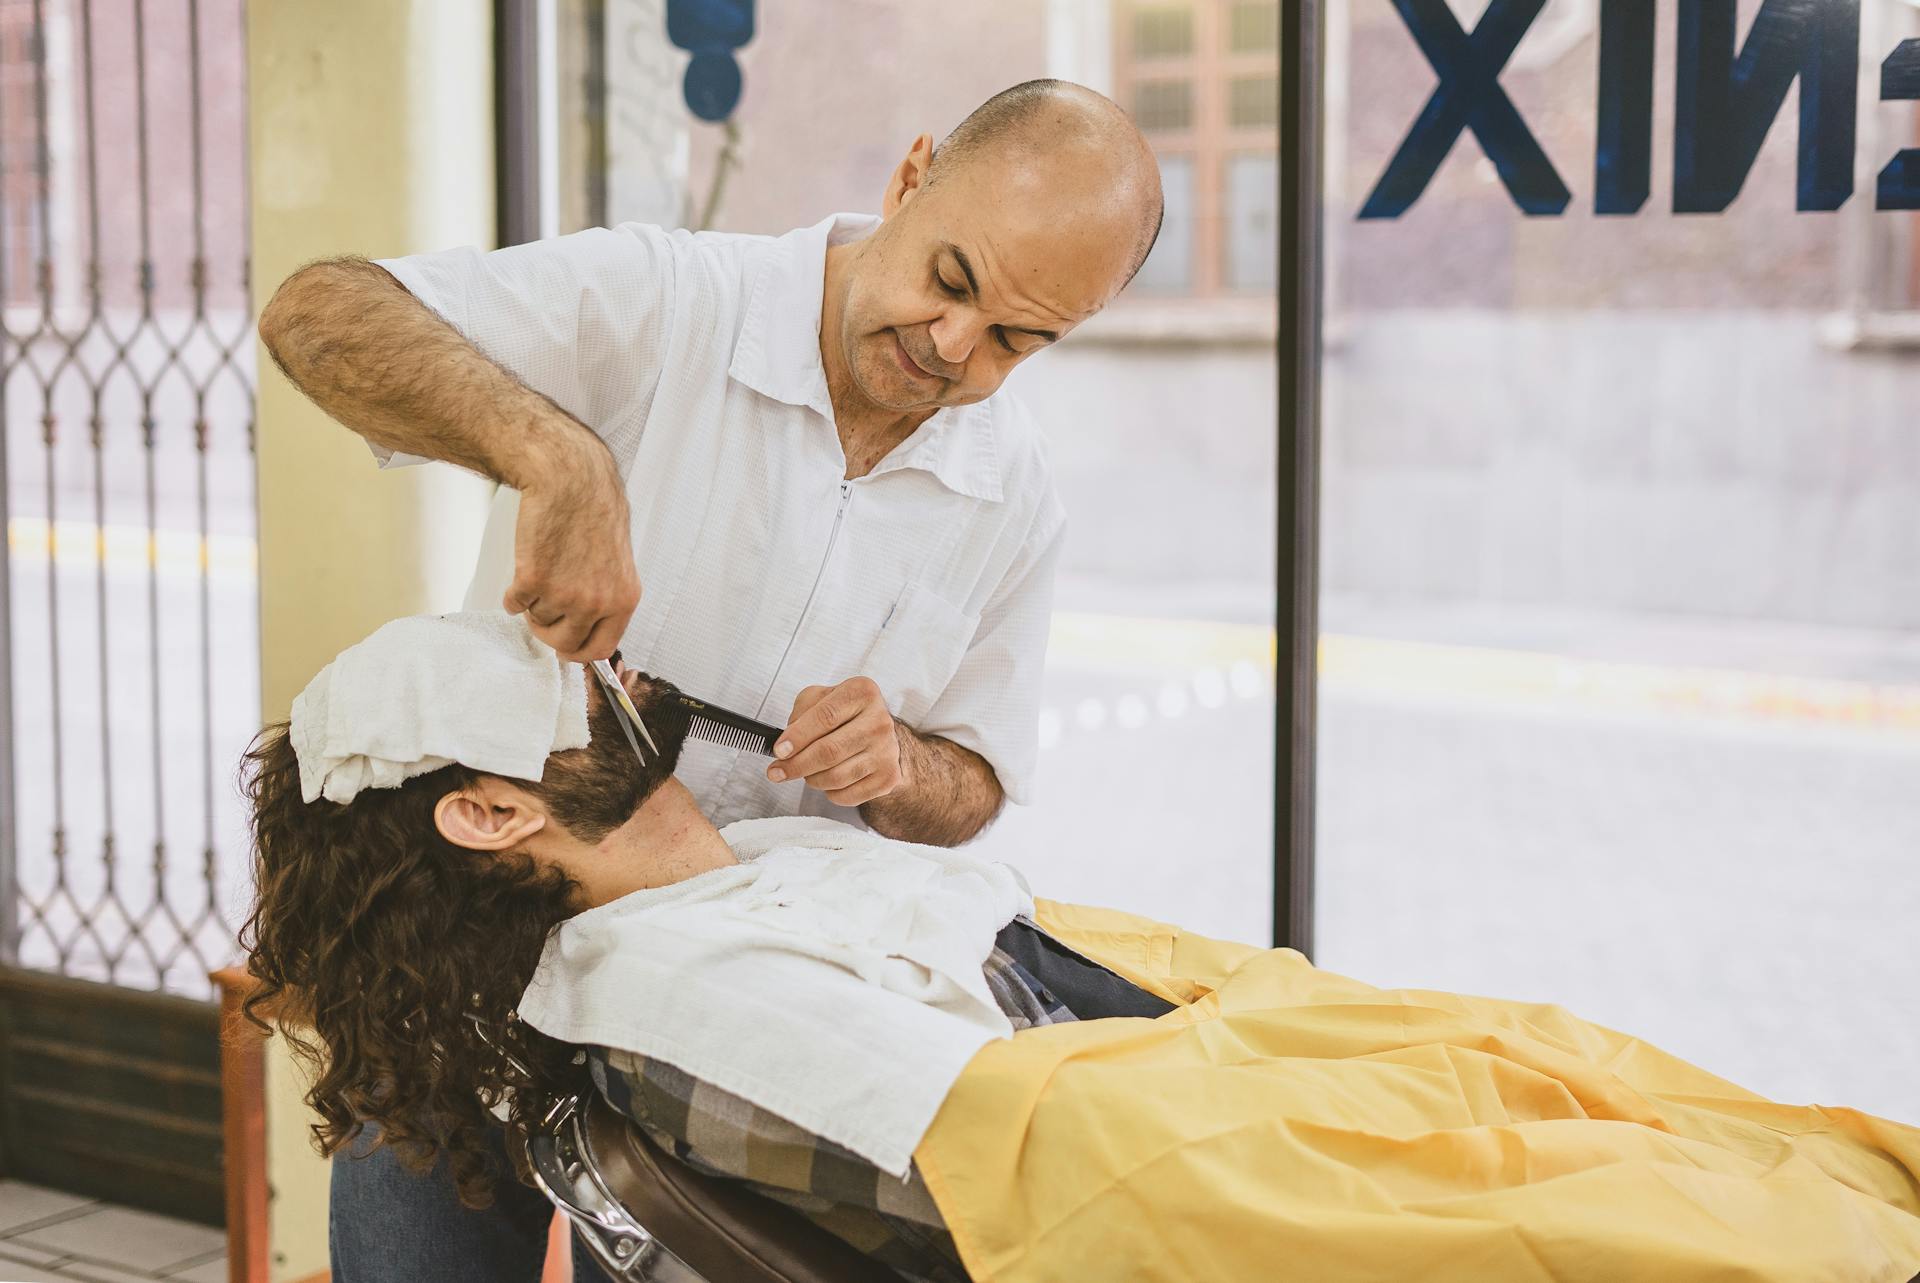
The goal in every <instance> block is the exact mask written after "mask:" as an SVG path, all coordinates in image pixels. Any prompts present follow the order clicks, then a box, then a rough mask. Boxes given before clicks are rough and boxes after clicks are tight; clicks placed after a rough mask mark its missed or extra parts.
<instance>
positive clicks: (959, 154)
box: [926, 79, 1167, 285]
mask: <svg viewBox="0 0 1920 1283" xmlns="http://www.w3.org/2000/svg"><path fill="white" fill-rule="evenodd" d="M1069 96H1071V97H1073V98H1076V99H1079V100H1081V101H1086V100H1087V99H1097V100H1099V101H1101V102H1104V103H1106V104H1107V105H1108V106H1109V107H1111V108H1112V109H1113V112H1114V114H1115V116H1117V117H1118V118H1120V119H1124V120H1128V121H1131V119H1132V117H1131V116H1129V115H1128V114H1127V112H1126V111H1125V109H1123V108H1122V107H1121V106H1120V105H1119V104H1117V103H1115V102H1113V101H1112V100H1111V99H1109V98H1107V97H1106V96H1105V95H1103V94H1098V93H1095V92H1094V91H1093V90H1091V89H1088V88H1087V87H1086V86H1085V85H1076V84H1074V83H1073V82H1072V81H1070V80H1054V79H1040V80H1027V81H1022V82H1021V83H1020V84H1017V85H1014V86H1013V87H1012V88H1011V89H1002V90H1001V91H1000V92H999V93H997V94H995V95H994V96H993V97H991V98H989V99H987V100H986V101H985V102H983V103H981V104H980V105H979V106H978V107H975V108H974V109H973V111H972V113H971V114H970V115H968V117H967V118H966V119H965V120H963V121H961V122H960V123H959V124H958V125H955V126H954V128H953V132H951V133H949V134H948V135H947V136H946V137H945V138H944V139H942V140H941V142H940V145H939V146H938V147H935V148H934V149H933V159H932V160H931V161H930V162H929V163H928V165H927V181H926V185H927V187H928V188H929V189H931V188H932V187H933V186H934V184H935V183H937V182H939V181H940V179H941V177H942V176H944V175H946V174H948V173H952V172H954V171H955V170H957V169H959V168H960V167H961V166H962V165H964V164H966V163H967V162H968V161H970V160H972V159H974V158H975V157H977V156H979V155H981V154H983V153H985V152H988V151H991V150H993V149H994V148H996V147H1001V146H1007V145H1019V144H1023V143H1024V144H1026V145H1029V146H1032V145H1037V144H1039V143H1042V142H1044V138H1043V137H1042V135H1041V128H1042V125H1043V123H1044V122H1045V120H1046V117H1047V108H1048V107H1050V106H1057V105H1058V104H1059V102H1060V100H1061V99H1062V98H1064V97H1069ZM1166 216H1167V207H1166V202H1165V201H1164V200H1161V201H1158V202H1156V203H1155V209H1154V211H1153V226H1152V227H1151V228H1150V229H1149V228H1145V227H1144V226H1143V231H1144V232H1145V234H1144V235H1143V236H1142V237H1141V239H1140V243H1139V244H1138V245H1137V246H1136V248H1135V251H1134V257H1133V264H1132V267H1131V268H1130V269H1129V270H1128V272H1127V280H1128V281H1131V280H1132V279H1133V278H1134V275H1135V273H1137V272H1139V270H1140V265H1141V264H1142V263H1144V262H1146V261H1147V255H1149V254H1151V253H1152V252H1153V247H1154V244H1155V243H1156V242H1157V241H1159V239H1160V228H1161V226H1162V224H1164V223H1165V221H1166ZM1124 283H1125V282H1123V283H1122V284H1123V285H1124Z"/></svg>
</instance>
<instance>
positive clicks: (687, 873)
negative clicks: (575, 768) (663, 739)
mask: <svg viewBox="0 0 1920 1283" xmlns="http://www.w3.org/2000/svg"><path fill="white" fill-rule="evenodd" d="M569 857H570V858H567V859H566V864H567V865H568V872H569V873H570V874H571V875H572V877H573V879H574V881H576V882H578V883H579V884H580V889H581V892H582V896H583V898H584V899H585V901H586V904H587V907H589V908H598V907H599V906H600V905H603V904H609V903H611V902H613V901H615V900H618V899H619V898H620V897H621V896H623V895H630V894H632V893H633V892H635V891H644V890H646V889H647V888H648V887H663V886H667V885H669V884H671V883H674V882H684V881H686V880H687V879H688V878H691V877H695V876H698V875H699V874H702V873H706V872H708V871H709V870H712V869H718V868H724V867H725V866H727V865H729V864H738V863H739V861H738V860H736V859H734V857H733V851H732V850H731V849H730V848H729V847H728V846H727V844H726V842H725V841H724V840H723V839H722V838H721V836H720V830H718V829H716V828H714V827H713V823H712V821H710V820H708V819H707V817H706V816H705V815H702V814H701V813H700V807H699V805H698V804H697V803H696V802H695V801H694V800H693V794H692V793H689V792H688V791H687V786H686V785H684V784H682V783H681V782H680V781H679V780H676V779H674V778H672V777H671V776H669V777H668V779H667V782H666V783H665V784H662V785H661V786H660V787H659V788H657V789H655V790H654V792H653V796H652V797H649V798H648V799H647V800H646V804H645V805H643V806H642V807H641V808H640V809H639V810H637V811H635V812H634V813H633V818H632V819H630V820H628V821H627V822H626V823H625V824H623V825H621V826H620V827H619V828H617V829H615V830H614V831H613V832H611V833H609V834H607V836H606V837H604V838H602V839H601V840H600V841H599V843H598V844H597V845H594V846H591V847H588V846H577V847H576V848H575V849H574V851H572V852H570V853H569Z"/></svg>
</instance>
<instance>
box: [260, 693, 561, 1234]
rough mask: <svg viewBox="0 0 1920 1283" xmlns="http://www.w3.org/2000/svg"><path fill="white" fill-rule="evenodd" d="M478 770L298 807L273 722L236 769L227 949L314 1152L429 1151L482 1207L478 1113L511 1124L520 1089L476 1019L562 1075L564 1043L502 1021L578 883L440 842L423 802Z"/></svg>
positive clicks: (484, 1121) (482, 1119)
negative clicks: (245, 887)
mask: <svg viewBox="0 0 1920 1283" xmlns="http://www.w3.org/2000/svg"><path fill="white" fill-rule="evenodd" d="M477 778H478V776H477V774H476V773H475V772H473V771H471V770H468V769H467V768H466V767H463V766H460V765H458V764H455V765H452V766H446V767H442V768H441V769H439V770H437V771H434V772H432V773H430V774H426V775H421V776H417V777H416V778H414V779H410V780H408V781H407V782H406V783H404V784H402V785H401V786H400V787H399V788H394V789H369V790H366V791H364V792H362V793H361V794H360V795H359V796H358V797H357V798H355V799H354V801H353V803H352V804H351V805H349V806H342V805H338V804H336V803H333V802H328V801H326V800H324V799H322V800H318V801H315V802H311V803H308V802H304V801H302V800H301V794H300V768H299V764H298V763H297V761H296V760H295V757H294V752H293V748H292V745H291V744H290V743H289V742H288V739H287V727H286V724H285V723H280V724H278V725H274V726H269V727H268V728H267V729H265V730H264V731H262V732H261V733H260V734H259V736H258V737H256V738H255V740H254V742H253V744H252V746H251V747H250V748H249V749H248V751H247V755H246V759H245V762H244V764H243V767H242V787H243V789H244V791H245V793H246V795H247V797H248V799H249V800H250V801H251V802H252V804H253V829H254V832H253V839H254V859H255V868H254V877H255V883H256V888H257V892H256V895H257V898H256V901H255V904H254V908H253V912H252V914H251V916H250V917H249V918H248V920H247V923H246V925H245V926H244V927H243V928H242V930H241V942H242V944H243V945H244V946H245V947H246V948H247V950H248V952H249V955H250V958H249V961H248V967H247V969H248V970H249V971H250V972H251V973H252V974H253V975H254V977H255V978H257V979H258V981H259V985H258V987H257V988H256V989H255V990H254V992H253V994H252V996H251V997H249V998H248V999H247V1001H246V1004H245V1010H246V1014H247V1017H248V1018H249V1019H250V1020H252V1021H253V1022H254V1023H255V1024H256V1025H259V1026H260V1027H261V1028H263V1029H270V1028H272V1027H274V1026H277V1027H278V1029H279V1030H280V1032H281V1033H282V1034H283V1035H285V1036H286V1038H287V1040H288V1043H289V1044H290V1045H291V1046H292V1048H293V1049H294V1051H295V1054H296V1055H297V1056H298V1057H299V1058H300V1059H301V1060H302V1061H303V1062H305V1065H306V1067H307V1069H308V1070H309V1072H310V1076H311V1080H312V1087H311V1088H310V1089H309V1090H308V1092H307V1097H306V1099H307V1103H308V1104H310V1105H312V1106H313V1108H314V1109H315V1110H316V1111H317V1112H318V1113H319V1115H320V1121H319V1122H317V1123H315V1124H314V1126H313V1135H314V1141H315V1144H316V1146H317V1147H318V1148H319V1150H320V1151H321V1153H323V1154H332V1153H334V1152H335V1151H336V1150H339V1149H340V1148H341V1147H343V1146H345V1145H348V1144H350V1143H351V1142H353V1141H354V1140H355V1139H356V1138H357V1137H359V1135H360V1134H361V1133H362V1131H363V1130H365V1129H366V1127H367V1126H368V1124H373V1125H376V1126H377V1127H378V1128H379V1132H380V1140H379V1143H382V1144H387V1145H391V1146H393V1147H394V1149H395V1152H396V1153H397V1154H398V1155H399V1156H400V1158H401V1159H402V1160H403V1161H405V1162H406V1163H407V1164H408V1165H409V1166H411V1167H414V1168H416V1169H421V1170H424V1169H425V1168H427V1167H428V1166H430V1165H431V1164H432V1163H433V1162H434V1161H435V1159H436V1158H437V1157H438V1156H439V1155H440V1154H442V1153H444V1154H445V1155H446V1156H447V1158H448V1162H449V1166H450V1168H451V1171H452V1175H453V1178H454V1180H455V1182H456V1184H457V1185H458V1187H459V1191H460V1200H461V1202H462V1203H464V1204H466V1205H467V1206H469V1207H483V1206H486V1205H487V1203H489V1202H490V1201H491V1199H492V1191H493V1182H494V1179H495V1178H496V1177H497V1176H499V1175H501V1174H502V1173H499V1172H497V1171H495V1170H493V1168H494V1164H493V1163H491V1162H490V1161H489V1160H488V1147H487V1145H486V1144H485V1142H486V1139H487V1136H488V1130H487V1129H488V1128H490V1127H493V1126H497V1125H498V1124H497V1123H496V1122H495V1120H494V1119H493V1118H492V1117H491V1116H490V1114H489V1110H490V1109H491V1108H492V1107H493V1106H496V1105H498V1104H499V1103H500V1102H501V1101H502V1100H510V1101H511V1102H512V1107H513V1111H514V1114H515V1115H516V1117H517V1116H518V1115H519V1114H521V1113H522V1112H523V1111H524V1110H525V1109H526V1108H527V1107H528V1102H527V1101H526V1100H525V1099H524V1098H525V1097H526V1095H527V1094H528V1093H527V1091H526V1090H524V1089H526V1088H529V1087H531V1084H529V1083H526V1082H524V1081H521V1080H520V1078H519V1076H518V1075H517V1074H516V1073H515V1072H514V1071H513V1070H512V1069H510V1068H509V1067H508V1064H507V1063H506V1061H505V1059H504V1058H503V1057H502V1056H501V1054H500V1053H499V1051H498V1050H497V1049H496V1048H495V1047H493V1046H489V1045H488V1042H487V1041H486V1039H485V1038H483V1037H481V1036H480V1032H479V1031H478V1030H477V1029H476V1028H475V1021H476V1020H477V1021H478V1022H480V1023H481V1024H482V1025H484V1027H485V1029H486V1031H487V1034H488V1036H490V1037H491V1038H493V1039H494V1040H495V1042H496V1043H499V1044H501V1045H502V1046H506V1047H508V1048H510V1049H511V1050H512V1051H513V1053H514V1054H515V1055H516V1056H518V1057H519V1058H520V1059H521V1060H523V1061H524V1062H526V1063H527V1064H528V1065H529V1066H531V1067H532V1068H533V1069H534V1071H535V1073H536V1075H537V1076H538V1077H539V1078H541V1079H542V1080H543V1081H546V1082H552V1083H565V1082H568V1081H569V1080H570V1079H571V1077H572V1075H573V1073H575V1072H577V1071H570V1069H569V1066H570V1064H571V1059H572V1055H573V1048H571V1047H566V1046H564V1045H563V1044H560V1043H558V1042H554V1041H553V1040H551V1039H547V1038H544V1037H542V1036H541V1035H539V1034H538V1033H536V1032H535V1031H533V1030H530V1029H527V1028H526V1027H524V1026H521V1025H519V1023H518V1022H517V1021H515V1022H510V1021H509V1016H510V1014H511V1013H512V1011H513V1008H514V1006H515V1004H516V1003H518V1002H519V1000H520V995H521V992H522V991H523V990H524V989H525V988H526V985H527V982H528V980H529V979H531V978H532V976H533V972H534V968H535V967H536V966H537V965H538V963H539V960H540V954H541V950H542V949H543V948H544V946H545V944H546V941H547V936H548V934H549V933H550V932H551V931H552V930H553V928H554V927H555V926H556V925H557V924H559V923H560V922H561V921H562V920H564V919H566V918H568V917H570V916H572V915H573V914H574V913H575V912H576V911H577V909H578V905H577V903H576V902H575V899H574V897H575V894H576V892H577V887H576V885H575V884H574V883H573V882H571V881H570V880H568V879H567V878H566V877H565V876H564V875H563V874H561V873H560V872H559V871H558V870H556V869H551V868H542V867H540V866H538V865H537V864H535V862H534V861H533V860H532V858H531V857H529V856H526V855H523V854H518V853H505V854H490V853H481V852H475V851H469V850H467V849H465V848H463V847H459V846H456V845H454V844H453V843H451V842H449V841H447V840H446V839H445V838H444V837H442V836H441V834H440V832H439V830H438V829H437V828H436V827H435V825H434V819H433V812H434V806H435V803H436V802H437V801H438V800H439V799H440V798H441V797H442V796H443V795H445V794H446V793H448V792H451V791H454V790H458V789H461V788H464V787H466V786H468V785H470V784H472V783H473V782H474V781H475V780H476V779H477ZM528 787H530V788H532V787H535V786H531V785H529V786H528ZM270 1022H271V1023H270Z"/></svg>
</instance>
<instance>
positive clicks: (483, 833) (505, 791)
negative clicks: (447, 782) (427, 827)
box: [433, 775, 547, 851]
mask: <svg viewBox="0 0 1920 1283" xmlns="http://www.w3.org/2000/svg"><path fill="white" fill-rule="evenodd" d="M546 823H547V817H546V814H545V813H544V812H542V811H540V810H539V809H538V808H536V807H535V806H533V804H532V799H531V798H529V797H528V796H527V795H526V794H525V793H523V792H522V791H520V790H519V789H517V788H515V787H514V786H513V785H511V784H509V783H507V782H506V781H505V780H502V779H497V778H495V777H493V776H491V775H483V776H481V777H480V778H479V779H478V780H476V781H474V783H473V784H472V785H470V786H469V787H467V788H464V789H461V790H460V791H459V792H457V793H449V794H447V795H446V796H445V797H443V798H441V799H440V801H439V802H438V803H436V804H435V805H434V808H433V824H434V827H435V828H437V829H439V830H440V836H441V837H443V838H445V839H446V840H447V841H449V842H451V843H453V844H454V845H455V846H464V847H466V848H467V849H468V850H471V851H507V850H511V849H512V848H514V847H516V846H518V845H519V844H520V843H522V842H524V841H526V840H527V839H528V838H530V837H532V836H533V835H534V834H535V833H538V832H539V831H540V830H541V829H543V828H545V827H546Z"/></svg>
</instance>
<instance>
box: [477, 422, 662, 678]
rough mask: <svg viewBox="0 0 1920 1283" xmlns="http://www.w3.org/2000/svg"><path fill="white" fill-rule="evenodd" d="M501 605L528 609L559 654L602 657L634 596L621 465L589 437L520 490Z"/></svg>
mask: <svg viewBox="0 0 1920 1283" xmlns="http://www.w3.org/2000/svg"><path fill="white" fill-rule="evenodd" d="M502 604H503V605H504V606H505V607H506V610H507V613H508V614H510V615H517V614H519V613H520V612H521V611H525V612H526V614H527V622H528V624H529V625H530V626H531V627H532V629H533V635H534V636H535V637H538V638H539V639H540V640H541V641H543V642H545V643H546V644H547V645H549V646H551V647H553V649H554V650H555V651H556V652H557V653H558V654H559V656H560V658H561V659H564V660H568V661H573V662H586V661H589V660H595V659H605V658H607V656H609V655H611V654H613V652H614V651H615V650H616V649H617V648H618V647H619V645H620V636H621V634H622V633H624V632H626V630H627V621H628V620H629V619H631V618H632V617H633V612H634V608H635V607H637V606H638V605H639V604H640V575H639V572H638V571H637V570H635V569H634V565H633V532H632V518H631V517H630V516H629V514H628V511H627V496H626V491H625V489H624V488H623V487H622V485H621V483H620V473H619V470H618V469H617V468H616V467H615V466H614V462H613V459H612V457H611V456H610V455H608V454H607V452H606V450H605V449H604V448H603V447H601V446H600V445H599V443H598V442H594V443H592V444H591V446H589V447H588V448H586V449H584V450H583V451H581V452H580V453H578V454H575V455H573V456H572V457H571V459H570V460H569V461H567V462H566V463H564V464H561V465H558V466H555V467H553V468H552V469H550V470H547V471H546V472H545V473H544V475H543V476H542V477H540V478H536V479H533V480H531V481H529V482H528V484H527V485H526V486H525V487H524V488H523V489H522V490H521V493H520V517H519V521H518V523H517V524H516V525H515V526H514V531H513V583H512V584H511V585H510V586H509V587H508V588H507V593H506V596H505V598H504V599H503V601H502Z"/></svg>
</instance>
